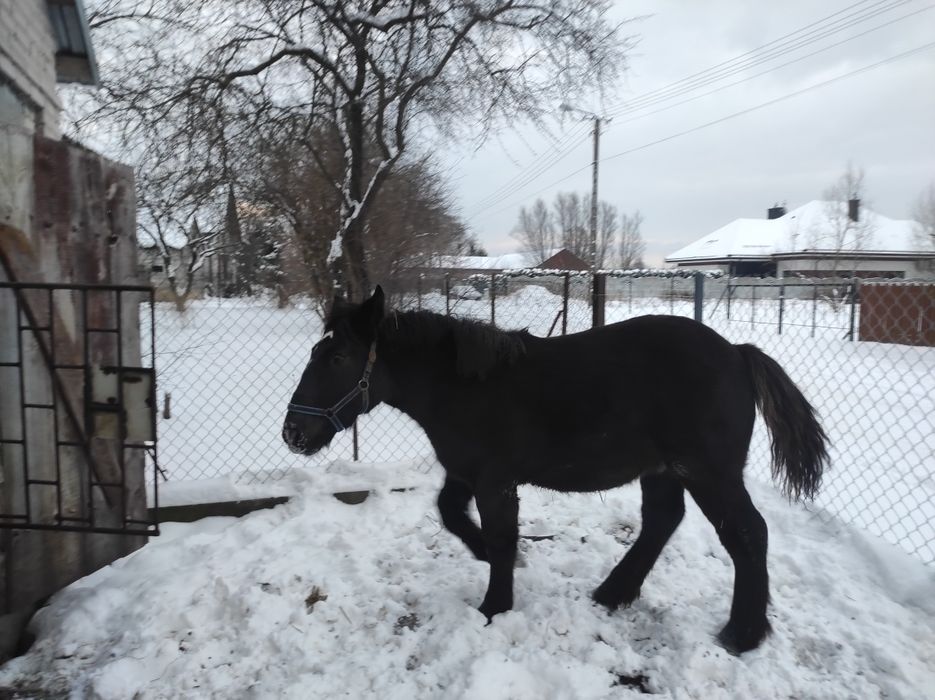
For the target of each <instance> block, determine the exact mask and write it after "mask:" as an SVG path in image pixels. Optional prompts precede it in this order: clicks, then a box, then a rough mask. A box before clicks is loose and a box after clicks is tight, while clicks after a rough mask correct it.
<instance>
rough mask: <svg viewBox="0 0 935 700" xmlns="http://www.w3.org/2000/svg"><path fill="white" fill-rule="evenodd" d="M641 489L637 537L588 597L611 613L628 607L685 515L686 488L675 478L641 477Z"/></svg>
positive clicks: (660, 476) (637, 595)
mask: <svg viewBox="0 0 935 700" xmlns="http://www.w3.org/2000/svg"><path fill="white" fill-rule="evenodd" d="M640 486H641V487H642V490H643V506H642V519H643V524H642V526H641V527H640V534H639V536H638V537H637V538H636V542H634V543H633V546H632V547H630V549H629V551H628V552H627V553H626V555H625V556H624V557H623V560H622V561H621V562H620V563H619V564H617V566H615V567H614V569H613V571H611V572H610V575H609V576H608V577H607V578H606V579H605V580H604V582H603V583H602V584H601V585H600V586H598V587H597V589H596V590H595V591H594V593H593V594H592V596H591V597H592V598H593V599H594V601H595V602H597V603H600V604H601V605H604V606H606V607H607V608H610V609H611V610H613V609H615V608H617V607H618V606H621V605H623V606H627V605H630V603H632V602H633V601H634V600H636V598H637V597H639V594H640V588H641V587H642V585H643V581H644V580H645V579H646V576H647V575H648V574H649V572H650V570H651V569H652V568H653V565H654V564H655V563H656V560H657V559H658V558H659V554H660V553H661V552H662V548H663V547H664V546H665V544H666V542H668V541H669V538H670V537H671V536H672V533H673V532H675V529H676V528H677V527H678V526H679V523H680V522H681V521H682V516H683V515H684V514H685V499H684V493H685V489H684V488H683V486H682V485H681V484H680V483H679V481H678V480H677V479H676V478H675V477H672V476H668V475H663V474H653V475H646V476H643V477H641V478H640Z"/></svg>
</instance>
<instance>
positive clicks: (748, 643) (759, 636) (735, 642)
mask: <svg viewBox="0 0 935 700" xmlns="http://www.w3.org/2000/svg"><path fill="white" fill-rule="evenodd" d="M770 631H771V630H770V626H769V623H768V622H766V621H765V620H764V622H763V624H759V625H753V626H748V627H746V628H742V629H738V628H737V627H735V626H732V625H731V624H730V623H729V622H728V623H727V625H725V626H724V629H722V630H721V631H720V632H719V633H718V635H717V637H716V639H717V643H718V645H719V646H721V647H723V648H724V650H725V651H727V652H728V653H730V654H733V655H734V656H739V655H740V654H743V653H744V652H745V651H750V650H751V649H756V648H757V647H758V646H760V643H761V642H762V641H763V640H764V639H765V638H766V636H767V635H768V634H769V633H770Z"/></svg>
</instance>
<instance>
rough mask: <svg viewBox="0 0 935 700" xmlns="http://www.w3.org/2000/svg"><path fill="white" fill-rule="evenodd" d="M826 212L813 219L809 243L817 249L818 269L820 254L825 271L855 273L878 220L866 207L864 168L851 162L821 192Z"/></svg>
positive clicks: (827, 273)
mask: <svg viewBox="0 0 935 700" xmlns="http://www.w3.org/2000/svg"><path fill="white" fill-rule="evenodd" d="M822 197H823V199H824V202H825V204H824V212H823V213H824V216H823V217H822V219H821V220H819V221H817V222H813V224H812V227H811V230H810V231H809V236H810V238H809V247H810V248H812V249H813V250H815V251H816V253H817V256H816V260H815V265H816V271H817V270H818V269H819V268H818V265H819V258H821V259H822V260H824V265H823V266H822V267H821V273H820V274H822V275H825V276H829V277H837V276H839V275H841V274H853V273H854V272H855V271H856V270H857V267H858V265H859V261H858V259H857V257H856V256H853V255H848V254H849V253H850V254H853V253H857V252H859V251H861V250H865V249H866V248H867V246H868V245H869V244H870V243H871V241H872V239H873V233H874V231H875V230H876V223H875V222H874V221H873V216H872V215H871V214H870V213H869V211H868V210H867V208H866V204H867V201H866V193H865V191H864V171H863V168H859V167H855V166H854V165H853V164H852V163H848V164H847V168H846V169H845V171H844V172H843V173H842V174H841V176H840V177H839V178H838V179H837V180H835V182H834V183H832V185H831V186H830V187H828V189H826V190H825V191H824V193H823V195H822Z"/></svg>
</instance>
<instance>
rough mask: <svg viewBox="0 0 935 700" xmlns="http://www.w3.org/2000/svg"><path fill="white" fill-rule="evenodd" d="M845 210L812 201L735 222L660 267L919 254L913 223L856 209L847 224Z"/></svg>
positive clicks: (844, 205) (843, 205)
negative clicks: (822, 256)
mask: <svg viewBox="0 0 935 700" xmlns="http://www.w3.org/2000/svg"><path fill="white" fill-rule="evenodd" d="M847 208H848V204H847V202H830V201H822V200H813V201H811V202H808V203H807V204H803V205H802V206H800V207H799V208H797V209H793V210H792V211H790V212H788V213H786V214H785V215H783V216H781V217H779V218H777V219H735V220H734V221H731V222H730V223H729V224H727V225H726V226H722V227H721V228H719V229H717V230H716V231H713V232H712V233H709V234H708V235H707V236H704V237H703V238H699V239H698V240H697V241H695V242H694V243H689V244H688V245H687V246H685V247H684V248H681V249H679V250H677V251H675V252H674V253H672V254H671V255H668V256H666V262H687V261H701V260H723V259H727V258H732V259H743V258H747V259H749V258H768V257H770V256H774V255H791V254H796V253H815V252H824V253H827V252H839V251H847V252H855V251H859V252H860V254H861V255H867V254H874V253H879V254H890V255H892V254H900V253H903V254H905V253H922V252H924V251H922V250H921V249H920V247H919V244H918V242H917V241H916V236H915V231H914V229H915V225H916V224H915V222H914V221H907V220H902V219H890V218H889V217H886V216H883V215H882V214H877V213H876V212H874V211H873V210H871V209H869V208H868V207H865V206H861V208H860V215H859V217H858V218H859V221H857V222H856V223H855V222H849V221H848V218H847ZM848 223H849V224H850V225H847V224H848Z"/></svg>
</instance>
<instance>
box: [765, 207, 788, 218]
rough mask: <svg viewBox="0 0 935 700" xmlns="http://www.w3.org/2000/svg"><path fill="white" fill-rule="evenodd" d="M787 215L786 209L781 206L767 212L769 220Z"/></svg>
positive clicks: (771, 208)
mask: <svg viewBox="0 0 935 700" xmlns="http://www.w3.org/2000/svg"><path fill="white" fill-rule="evenodd" d="M785 215H786V208H785V207H784V206H782V205H781V204H777V205H775V206H772V207H770V208H769V209H767V210H766V218H767V219H778V218H779V217H780V216H785Z"/></svg>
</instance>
